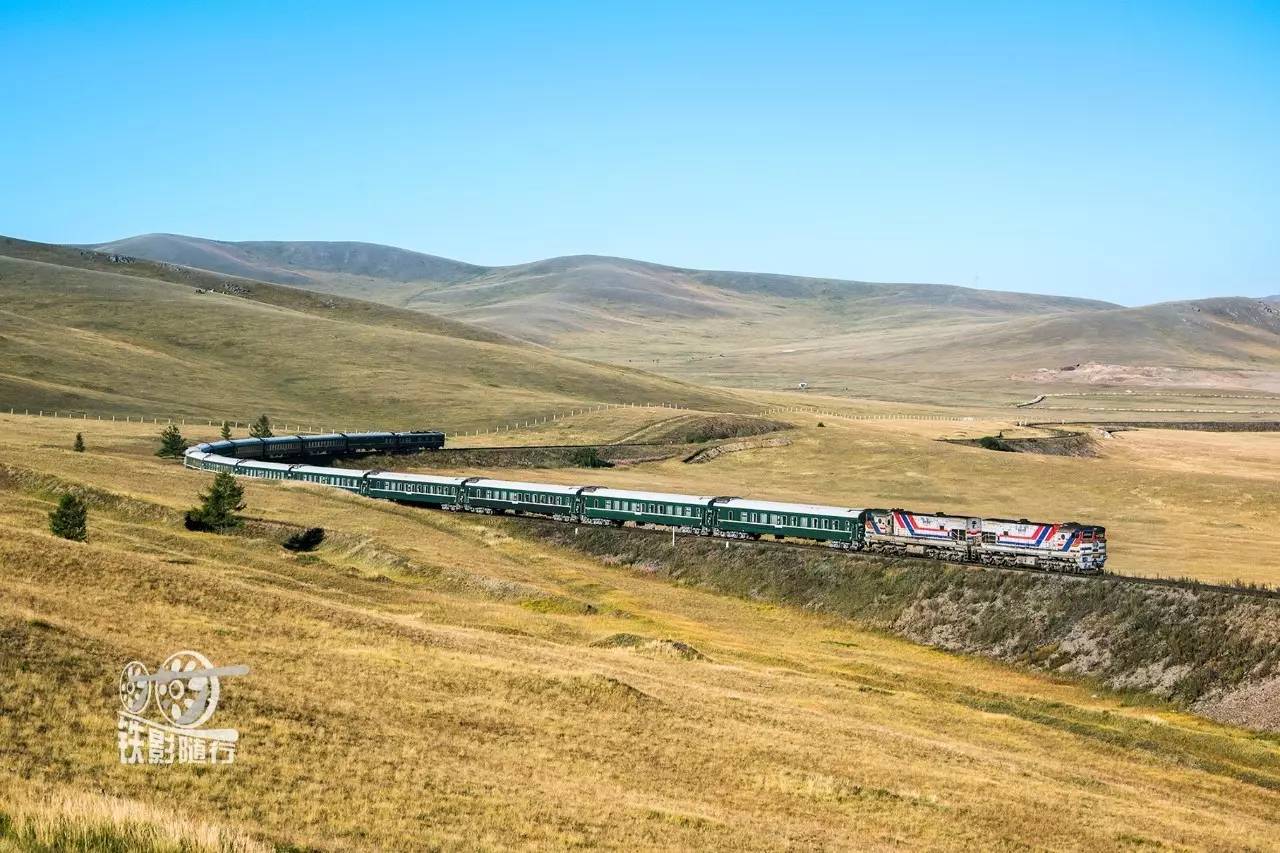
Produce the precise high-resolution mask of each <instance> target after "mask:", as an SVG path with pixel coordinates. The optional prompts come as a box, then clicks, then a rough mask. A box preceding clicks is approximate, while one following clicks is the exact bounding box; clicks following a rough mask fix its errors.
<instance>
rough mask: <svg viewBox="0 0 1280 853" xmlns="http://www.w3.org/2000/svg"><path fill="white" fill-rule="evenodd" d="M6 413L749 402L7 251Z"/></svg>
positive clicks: (129, 270) (393, 321) (91, 257)
mask: <svg viewBox="0 0 1280 853" xmlns="http://www.w3.org/2000/svg"><path fill="white" fill-rule="evenodd" d="M0 291H2V292H3V294H4V297H5V298H4V303H3V305H0V403H3V404H4V405H5V406H6V407H8V406H10V405H12V406H17V407H19V408H22V407H30V408H46V409H48V408H56V409H62V410H64V411H65V410H67V409H75V408H82V409H86V410H88V411H91V412H94V413H99V412H114V413H119V414H125V413H131V414H161V415H171V414H179V415H186V414H191V415H203V416H213V417H231V418H238V419H245V418H247V417H248V416H250V415H252V413H254V412H257V411H262V410H265V411H269V412H272V413H274V414H277V415H286V416H293V417H300V418H306V419H308V420H311V421H315V420H320V419H335V418H336V419H340V420H339V421H338V423H339V425H352V424H354V425H371V424H382V425H385V426H400V427H408V426H415V425H416V426H426V425H430V426H438V427H444V428H449V429H457V428H460V427H466V426H474V425H480V424H491V423H494V422H500V421H504V420H510V419H512V418H518V417H528V416H533V415H540V414H545V413H548V412H551V411H555V410H560V409H564V408H569V407H573V406H575V405H582V404H588V403H592V402H655V403H656V402H673V403H681V404H684V405H689V406H692V407H694V408H713V409H724V408H728V409H734V408H741V407H743V406H745V405H746V404H745V403H743V401H741V400H738V399H737V398H735V397H734V396H732V395H730V394H727V393H720V392H715V391H709V390H706V389H703V388H698V387H695V386H691V385H688V384H686V383H682V382H679V381H674V380H671V379H666V378H661V377H658V376H654V375H652V374H647V373H643V372H641V371H638V370H632V369H628V368H626V367H617V366H606V365H600V364H591V363H586V362H583V361H579V360H575V359H571V358H566V357H564V356H562V355H559V354H557V353H555V352H552V351H550V350H547V349H545V348H542V347H538V346H533V345H529V344H524V343H519V342H516V341H513V340H511V339H508V338H505V337H503V336H501V335H499V334H496V333H494V332H491V331H485V330H482V329H477V328H474V327H471V326H468V325H466V324H462V323H458V322H456V321H452V320H442V319H440V318H436V317H432V316H429V315H426V314H423V313H421V312H413V311H406V310H403V309H396V308H391V307H387V306H382V305H374V304H370V303H366V302H361V301H358V300H352V299H345V298H339V297H332V296H324V295H320V294H315V293H311V292H308V291H305V290H300V289H298V288H291V287H283V286H279V285H271V284H265V283H261V282H253V281H249V280H246V279H237V278H232V277H228V276H220V275H216V274H212V273H207V272H200V271H193V270H190V269H186V268H181V267H173V266H169V265H166V264H159V263H151V262H143V261H130V260H128V259H124V258H120V257H119V256H112V255H109V254H99V253H94V252H90V251H87V250H78V249H69V248H63V247H53V246H46V245H42V244H33V243H26V242H23V241H15V240H5V241H3V242H0Z"/></svg>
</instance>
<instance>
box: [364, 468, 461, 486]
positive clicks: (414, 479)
mask: <svg viewBox="0 0 1280 853" xmlns="http://www.w3.org/2000/svg"><path fill="white" fill-rule="evenodd" d="M370 479H374V480H395V481H399V482H405V483H436V484H438V485H450V486H461V485H462V484H463V483H465V482H466V481H467V480H469V479H471V478H470V477H442V476H440V475H438V474H404V473H401V472H399V471H374V472H373V473H372V474H371V475H370Z"/></svg>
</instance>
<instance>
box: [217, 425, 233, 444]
mask: <svg viewBox="0 0 1280 853" xmlns="http://www.w3.org/2000/svg"><path fill="white" fill-rule="evenodd" d="M219 435H221V436H222V440H223V441H226V440H227V439H229V438H231V422H230V421H223V422H222V430H221V432H219Z"/></svg>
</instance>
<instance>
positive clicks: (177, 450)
mask: <svg viewBox="0 0 1280 853" xmlns="http://www.w3.org/2000/svg"><path fill="white" fill-rule="evenodd" d="M186 450H187V440H186V439H185V438H183V437H182V433H180V432H178V428H177V427H176V426H174V425H173V424H169V425H168V426H167V427H165V428H164V429H163V430H161V431H160V449H159V450H157V451H156V456H167V457H170V458H172V459H181V458H182V454H183V453H185V452H186Z"/></svg>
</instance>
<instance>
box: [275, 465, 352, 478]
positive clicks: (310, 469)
mask: <svg viewBox="0 0 1280 853" xmlns="http://www.w3.org/2000/svg"><path fill="white" fill-rule="evenodd" d="M288 467H290V468H292V469H293V470H294V471H301V472H302V473H304V474H321V475H324V476H326V477H363V476H364V475H365V474H368V473H369V472H368V471H365V470H361V469H357V468H325V467H324V466H322V465H291V466H288Z"/></svg>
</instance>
